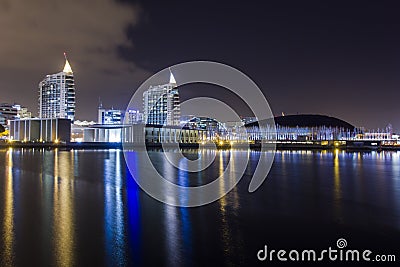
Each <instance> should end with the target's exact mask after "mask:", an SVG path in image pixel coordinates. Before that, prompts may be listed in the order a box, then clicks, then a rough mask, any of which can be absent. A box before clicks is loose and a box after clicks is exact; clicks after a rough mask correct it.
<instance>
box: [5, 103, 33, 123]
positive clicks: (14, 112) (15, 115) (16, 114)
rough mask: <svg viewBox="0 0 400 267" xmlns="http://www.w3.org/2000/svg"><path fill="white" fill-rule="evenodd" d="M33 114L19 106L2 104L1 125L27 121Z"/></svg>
mask: <svg viewBox="0 0 400 267" xmlns="http://www.w3.org/2000/svg"><path fill="white" fill-rule="evenodd" d="M31 117H32V113H31V112H29V111H28V109H27V108H26V107H23V106H21V105H18V104H7V103H3V104H0V124H1V125H3V126H6V125H7V122H8V121H9V120H18V119H27V118H31Z"/></svg>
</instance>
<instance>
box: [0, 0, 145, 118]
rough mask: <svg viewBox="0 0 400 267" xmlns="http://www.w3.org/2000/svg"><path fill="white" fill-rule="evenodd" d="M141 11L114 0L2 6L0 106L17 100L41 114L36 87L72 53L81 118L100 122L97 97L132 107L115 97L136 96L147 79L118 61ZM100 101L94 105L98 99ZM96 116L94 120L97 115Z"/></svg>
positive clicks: (42, 0) (33, 0) (34, 0)
mask: <svg viewBox="0 0 400 267" xmlns="http://www.w3.org/2000/svg"><path fill="white" fill-rule="evenodd" d="M139 16H140V7H139V6H138V5H135V4H126V3H118V2H115V1H112V0H69V1H67V2H66V1H60V0H30V1H22V0H12V1H11V0H10V1H5V0H2V1H1V5H0V32H1V42H0V58H1V60H2V63H1V64H0V70H1V72H2V73H3V74H6V75H2V77H1V79H0V88H1V90H2V94H1V96H0V101H17V102H21V103H22V104H24V105H28V106H29V107H30V108H31V109H32V110H33V111H34V113H36V112H37V104H36V102H35V99H36V98H37V84H38V82H39V81H40V79H42V77H43V76H44V75H45V74H48V73H55V72H58V71H60V70H62V67H63V63H64V59H63V52H64V51H66V52H67V53H68V56H69V59H70V62H71V65H72V68H73V70H74V73H75V76H76V84H77V86H76V89H77V98H78V107H77V111H78V112H77V115H78V117H81V118H82V117H83V118H84V117H91V118H95V117H96V105H97V101H98V100H97V99H98V97H99V96H100V97H102V98H103V99H105V101H104V102H105V103H107V102H108V101H107V99H110V101H115V103H114V104H113V103H107V104H109V105H112V104H113V105H114V106H121V108H122V107H123V105H125V104H127V103H125V102H126V99H122V100H119V101H118V100H117V99H116V97H115V96H116V95H124V94H127V93H126V92H127V91H129V92H130V93H132V91H133V90H134V88H135V87H136V85H137V84H138V83H139V82H140V81H142V80H143V78H144V77H146V76H147V75H148V73H146V72H145V71H143V70H142V69H140V68H138V67H136V66H135V64H133V63H132V62H126V61H123V60H121V59H120V58H119V57H118V53H117V47H118V46H126V47H131V46H132V45H133V44H132V42H129V40H128V39H127V37H126V35H125V32H124V29H125V28H126V27H127V26H128V25H135V24H136V23H137V21H138V19H139ZM93 99H95V100H93ZM92 114H93V115H92Z"/></svg>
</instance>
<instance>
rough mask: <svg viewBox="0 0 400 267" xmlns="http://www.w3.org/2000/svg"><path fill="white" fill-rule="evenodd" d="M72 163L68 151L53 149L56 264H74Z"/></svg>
mask: <svg viewBox="0 0 400 267" xmlns="http://www.w3.org/2000/svg"><path fill="white" fill-rule="evenodd" d="M73 164H74V162H73V161H71V158H70V157H68V153H60V152H59V151H58V149H55V150H54V195H53V196H54V200H53V201H54V202H53V216H54V218H53V220H54V224H53V225H54V248H55V259H56V264H57V266H73V265H74V251H73V248H74V232H73V227H74V222H73V217H74V214H73V204H74V203H73V195H72V192H73V179H72V178H73V177H70V173H71V169H72V170H73V168H74V166H73ZM72 173H73V172H72Z"/></svg>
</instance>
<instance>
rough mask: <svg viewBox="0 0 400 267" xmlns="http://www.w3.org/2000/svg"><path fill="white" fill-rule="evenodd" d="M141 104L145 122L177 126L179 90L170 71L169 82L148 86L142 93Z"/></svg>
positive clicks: (178, 121)
mask: <svg viewBox="0 0 400 267" xmlns="http://www.w3.org/2000/svg"><path fill="white" fill-rule="evenodd" d="M143 106H144V108H143V109H144V121H145V123H146V124H153V125H171V126H179V123H180V115H181V110H180V102H179V92H178V88H177V84H176V81H175V77H174V75H173V74H172V72H171V71H170V78H169V83H167V84H163V85H156V86H150V88H149V89H148V90H147V91H145V92H144V93H143Z"/></svg>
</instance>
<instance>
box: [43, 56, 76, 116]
mask: <svg viewBox="0 0 400 267" xmlns="http://www.w3.org/2000/svg"><path fill="white" fill-rule="evenodd" d="M64 57H65V66H64V69H63V71H62V72H59V73H56V74H49V75H46V77H45V78H44V79H43V80H42V81H41V82H40V83H39V117H40V118H62V119H70V120H71V121H72V122H73V121H74V119H75V84H74V74H73V72H72V69H71V65H70V64H69V62H68V59H67V56H66V54H65V53H64Z"/></svg>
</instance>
